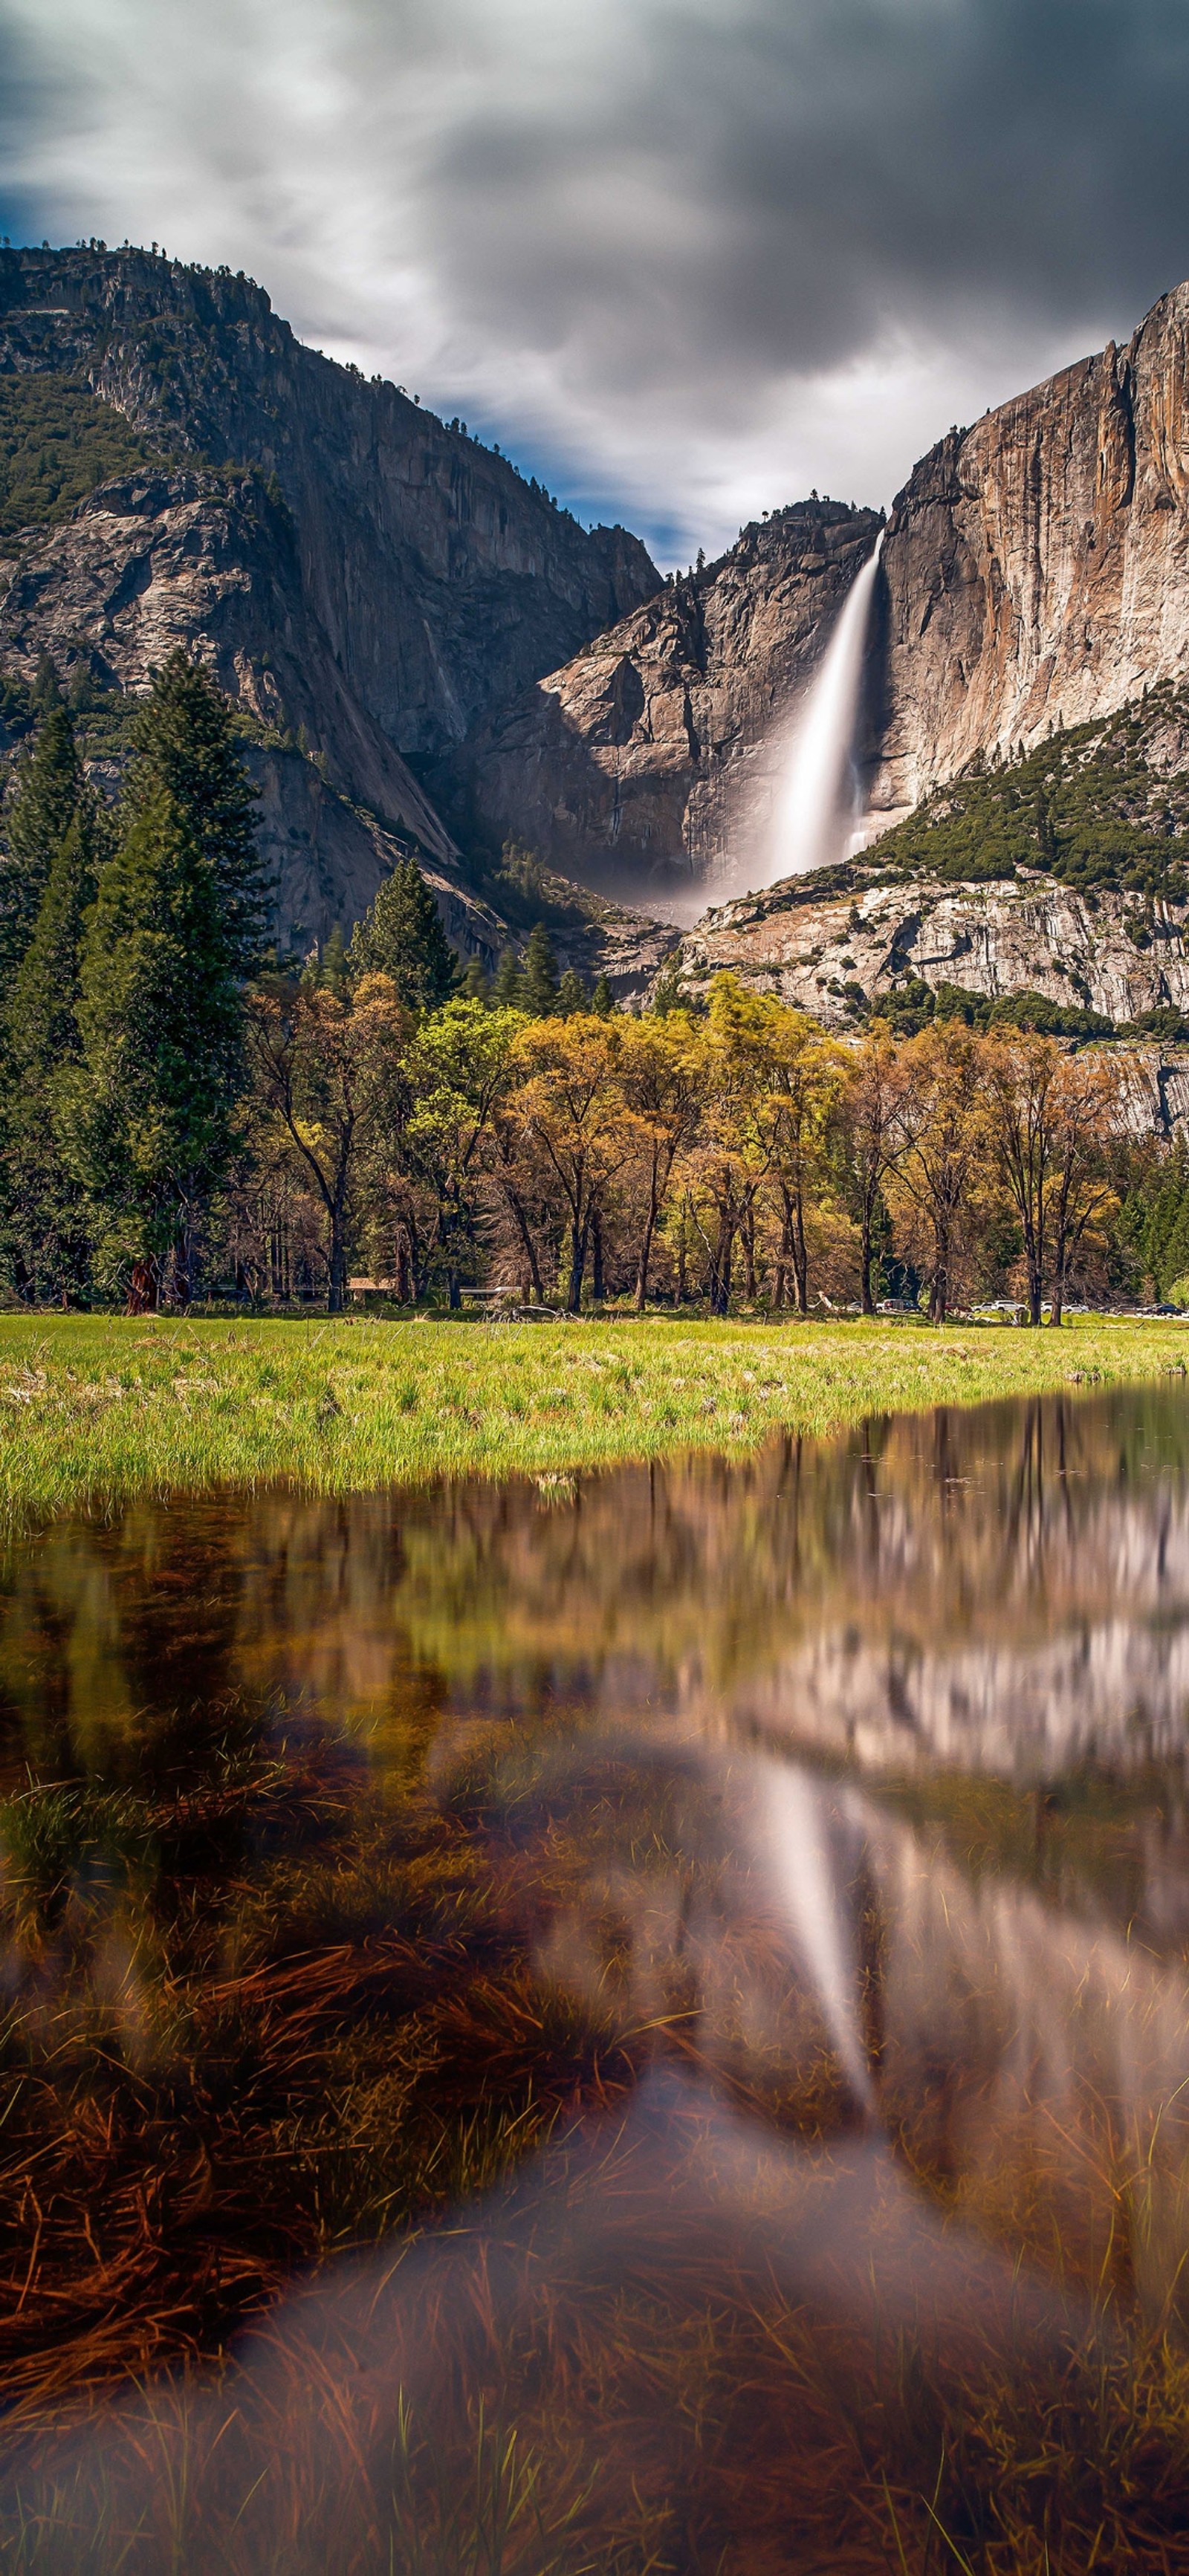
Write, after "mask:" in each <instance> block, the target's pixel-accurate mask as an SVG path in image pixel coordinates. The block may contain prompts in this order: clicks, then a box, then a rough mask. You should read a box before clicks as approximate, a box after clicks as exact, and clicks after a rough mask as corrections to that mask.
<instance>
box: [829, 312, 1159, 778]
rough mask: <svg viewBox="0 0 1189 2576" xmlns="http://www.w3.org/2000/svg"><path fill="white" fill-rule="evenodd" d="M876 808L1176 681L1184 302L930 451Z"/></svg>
mask: <svg viewBox="0 0 1189 2576" xmlns="http://www.w3.org/2000/svg"><path fill="white" fill-rule="evenodd" d="M881 592H882V597H881V602H880V614H879V618H878V621H877V633H876V635H875V637H874V639H873V658H874V660H875V662H876V666H877V671H876V698H875V704H874V709H873V715H874V722H873V733H872V740H871V743H870V752H871V758H872V769H873V783H872V797H873V803H874V804H875V806H876V807H877V809H883V810H885V811H889V810H890V811H897V810H899V811H903V810H904V809H905V808H906V807H909V806H912V805H915V804H916V803H917V801H918V799H919V798H920V797H921V796H922V795H924V794H925V793H926V791H927V789H928V788H929V787H930V786H932V785H933V784H935V783H936V782H937V781H938V780H942V779H947V778H952V777H954V776H955V775H956V774H957V772H958V771H959V770H961V769H962V768H963V767H964V766H965V764H966V763H967V761H968V760H970V759H971V758H972V757H973V756H974V755H975V754H976V753H979V754H981V755H982V756H983V757H984V758H986V757H988V756H989V755H991V754H992V753H995V752H998V753H1004V752H1006V751H1008V750H1009V749H1010V748H1012V747H1013V746H1017V745H1018V744H1020V743H1021V742H1022V743H1023V744H1024V745H1025V746H1026V747H1031V746H1032V745H1033V744H1034V743H1036V742H1038V741H1040V740H1041V739H1042V737H1043V736H1044V735H1046V734H1047V733H1048V732H1049V731H1050V729H1051V728H1053V727H1056V726H1062V725H1065V726H1069V725H1076V724H1081V723H1083V722H1086V721H1088V720H1089V719H1091V718H1095V717H1098V716H1102V715H1105V714H1107V713H1109V712H1110V711H1111V710H1112V709H1113V708H1116V707H1118V706H1120V705H1122V704H1123V703H1124V701H1125V700H1127V699H1129V698H1134V697H1138V696H1139V695H1140V692H1141V691H1142V690H1143V689H1144V688H1145V687H1150V686H1152V685H1153V684H1155V683H1156V682H1158V681H1161V680H1164V679H1167V678H1174V677H1179V676H1180V675H1181V674H1182V673H1183V670H1184V666H1185V660H1186V655H1187V652H1189V286H1180V287H1178V288H1177V289H1176V290H1175V292H1174V293H1173V294H1171V295H1166V296H1164V297H1162V299H1161V301H1160V303H1159V304H1157V305H1155V306H1154V307H1153V309H1152V311H1151V312H1150V313H1149V314H1148V316H1147V318H1146V320H1145V321H1144V322H1142V323H1141V324H1140V327H1139V329H1138V330H1137V331H1136V333H1135V334H1134V336H1133V338H1132V339H1131V340H1130V341H1129V342H1128V344H1127V346H1126V348H1122V349H1117V348H1115V347H1114V345H1113V343H1112V345H1111V346H1109V347H1108V348H1107V349H1105V350H1104V351H1103V353H1102V355H1101V356H1100V357H1096V358H1086V359H1083V360H1082V361H1081V362H1080V363H1079V364H1078V365H1077V366H1074V367H1068V368H1066V370H1065V371H1064V373H1063V374H1061V375H1058V376H1054V377H1052V378H1051V379H1050V380H1049V382H1048V383H1046V384H1042V385H1038V386H1037V387H1036V388H1035V389H1034V390H1033V391H1032V392H1031V393H1027V394H1023V395H1021V396H1020V398H1019V400H1018V401H1016V402H1011V403H1006V404H1005V405H1004V406H1003V407H1002V409H1001V410H999V411H995V412H988V413H987V414H986V416H985V418H984V419H982V420H981V421H978V422H977V423H976V424H975V426H974V427H973V428H972V429H968V430H966V431H964V432H962V433H961V434H953V435H951V436H950V437H949V438H946V439H943V440H942V442H941V444H940V446H938V447H936V448H934V450H933V452H932V454H931V455H929V456H927V457H925V459H924V460H923V462H922V463H921V464H920V465H918V466H917V468H916V470H915V472H914V474H913V475H912V477H911V480H910V481H909V483H908V485H907V486H906V488H905V490H904V491H903V492H902V493H901V494H900V496H899V498H898V500H897V502H896V505H895V509H894V510H893V513H892V518H891V521H890V523H889V527H888V534H887V539H886V543H885V546H884V553H883V577H882V583H881Z"/></svg>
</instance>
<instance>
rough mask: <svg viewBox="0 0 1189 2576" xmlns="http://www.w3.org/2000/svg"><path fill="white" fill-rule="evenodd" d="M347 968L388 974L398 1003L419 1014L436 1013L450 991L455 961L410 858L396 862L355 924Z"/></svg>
mask: <svg viewBox="0 0 1189 2576" xmlns="http://www.w3.org/2000/svg"><path fill="white" fill-rule="evenodd" d="M348 964H349V966H350V970H351V973H352V975H353V976H354V977H355V979H356V981H358V979H359V977H360V976H361V975H376V974H379V975H390V976H391V978H392V981H393V983H394V984H395V986H396V989H397V992H398V993H399V995H400V998H401V1000H402V1002H403V1003H404V1004H405V1006H406V1008H407V1009H408V1010H410V1011H416V1012H418V1013H419V1014H420V1013H422V1012H425V1011H437V1010H440V1009H441V1006H442V1004H443V1002H448V1001H449V999H450V996H451V994H452V993H453V992H454V991H455V990H456V976H457V969H458V961H457V958H456V957H455V954H454V950H453V949H452V948H451V946H450V943H449V941H448V939H447V937H446V933H445V931H444V930H443V928H442V923H441V916H440V914H439V912H438V907H437V905H436V903H435V902H434V899H433V896H432V894H431V893H430V890H429V887H428V886H427V884H426V882H425V879H424V877H423V876H422V874H421V870H420V868H419V867H418V865H417V862H416V860H415V859H398V860H397V863H396V866H395V867H394V869H393V871H392V874H391V876H388V877H385V879H384V883H383V885H382V886H381V887H380V889H379V892H378V894H377V896H376V899H375V902H374V903H373V904H372V906H371V909H370V911H368V912H366V913H365V914H364V917H363V920H362V921H360V922H357V923H356V925H355V931H354V934H353V936H352V940H351V946H350V949H349V951H348Z"/></svg>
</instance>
